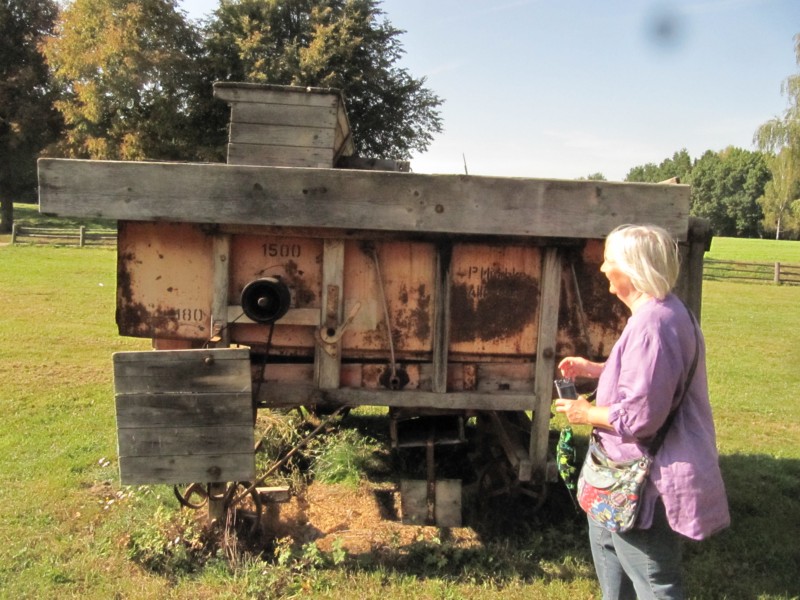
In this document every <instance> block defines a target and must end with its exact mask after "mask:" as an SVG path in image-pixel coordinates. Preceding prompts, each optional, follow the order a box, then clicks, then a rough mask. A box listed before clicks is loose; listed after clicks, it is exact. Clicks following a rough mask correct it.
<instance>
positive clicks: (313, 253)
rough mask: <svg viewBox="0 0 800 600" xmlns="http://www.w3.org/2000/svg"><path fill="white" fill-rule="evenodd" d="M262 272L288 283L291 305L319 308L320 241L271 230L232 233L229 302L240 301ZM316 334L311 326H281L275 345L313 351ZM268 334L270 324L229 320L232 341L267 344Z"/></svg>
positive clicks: (279, 349) (281, 350)
mask: <svg viewBox="0 0 800 600" xmlns="http://www.w3.org/2000/svg"><path fill="white" fill-rule="evenodd" d="M262 277H279V278H280V279H281V280H282V281H283V282H284V283H286V285H287V286H288V288H289V291H290V292H291V297H292V300H291V307H292V308H320V299H321V297H322V290H321V286H322V240H321V239H319V238H314V237H286V236H280V235H272V234H270V235H235V236H233V239H232V241H231V266H230V285H229V289H228V293H229V297H230V303H231V304H238V303H239V299H240V297H241V294H242V290H243V289H244V287H245V286H246V285H247V284H248V283H250V282H251V281H254V280H256V279H260V278H262ZM231 320H232V321H234V320H235V319H231ZM313 333H314V332H313V329H312V328H311V327H302V326H291V325H278V326H276V327H275V330H274V332H273V337H272V348H273V349H274V350H275V352H277V353H290V354H302V355H308V354H312V353H313V350H314V335H313ZM268 335H269V326H268V325H256V324H239V323H233V325H231V340H232V341H233V342H236V343H241V344H265V343H266V339H267V337H268Z"/></svg>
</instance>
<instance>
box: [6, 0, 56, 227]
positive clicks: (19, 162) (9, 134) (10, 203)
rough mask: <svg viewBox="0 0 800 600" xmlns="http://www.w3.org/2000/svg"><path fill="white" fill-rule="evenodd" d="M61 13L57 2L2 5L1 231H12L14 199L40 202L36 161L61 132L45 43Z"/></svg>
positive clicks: (25, 0) (17, 0) (18, 0)
mask: <svg viewBox="0 0 800 600" xmlns="http://www.w3.org/2000/svg"><path fill="white" fill-rule="evenodd" d="M57 12H58V7H57V5H56V3H55V2H54V1H52V0H39V1H38V2H31V1H30V0H3V1H2V2H0V231H1V232H9V231H11V226H12V223H13V220H14V200H20V201H33V200H34V199H35V198H36V158H37V156H38V154H39V152H40V151H41V150H42V149H43V148H44V147H45V146H47V145H48V144H49V143H51V142H52V141H54V139H55V137H56V135H57V134H58V131H59V129H60V121H59V119H58V114H57V113H56V111H55V110H54V109H53V100H54V98H55V93H54V91H53V89H52V88H51V86H50V85H49V78H48V73H47V66H46V65H45V62H44V57H43V56H42V55H41V53H40V52H39V43H40V42H41V40H42V38H43V37H44V36H46V35H48V34H49V33H50V32H51V31H52V29H53V25H54V22H55V19H56V15H57Z"/></svg>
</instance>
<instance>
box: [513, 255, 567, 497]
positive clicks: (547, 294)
mask: <svg viewBox="0 0 800 600" xmlns="http://www.w3.org/2000/svg"><path fill="white" fill-rule="evenodd" d="M540 286H541V296H540V302H539V331H538V334H539V337H538V341H537V345H536V379H535V381H534V389H535V390H536V398H537V402H536V404H535V408H534V411H533V423H532V424H531V443H530V457H531V465H532V467H533V473H532V474H531V473H522V472H520V480H522V481H527V480H528V478H529V477H530V476H531V475H534V476H535V479H536V481H540V482H541V481H544V480H545V473H546V470H547V451H548V442H549V436H548V431H549V429H550V403H551V401H552V395H553V394H552V392H553V374H554V372H555V364H556V342H557V337H558V308H559V299H560V297H561V257H560V255H559V252H558V249H557V248H547V249H546V250H545V252H544V256H543V258H542V279H541V283H540Z"/></svg>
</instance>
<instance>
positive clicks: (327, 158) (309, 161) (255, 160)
mask: <svg viewBox="0 0 800 600" xmlns="http://www.w3.org/2000/svg"><path fill="white" fill-rule="evenodd" d="M333 159H334V154H333V148H327V149H326V148H299V147H293V146H269V145H263V144H228V164H229V165H239V166H242V165H251V166H259V165H263V166H268V165H271V166H279V167H311V168H316V169H322V168H331V167H332V166H333Z"/></svg>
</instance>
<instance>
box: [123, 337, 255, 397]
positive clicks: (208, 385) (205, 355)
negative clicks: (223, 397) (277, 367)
mask: <svg viewBox="0 0 800 600" xmlns="http://www.w3.org/2000/svg"><path fill="white" fill-rule="evenodd" d="M113 360H114V385H115V388H116V392H117V394H118V395H119V394H137V393H159V392H170V391H176V390H180V391H181V392H186V393H188V392H202V393H212V392H227V393H231V392H232V391H239V392H249V390H250V387H251V386H250V352H249V350H247V349H245V348H230V349H228V348H225V349H216V350H215V349H209V350H163V351H155V352H118V353H116V354H114V355H113Z"/></svg>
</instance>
